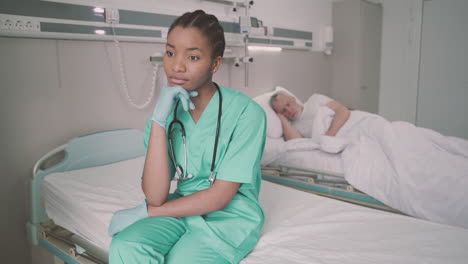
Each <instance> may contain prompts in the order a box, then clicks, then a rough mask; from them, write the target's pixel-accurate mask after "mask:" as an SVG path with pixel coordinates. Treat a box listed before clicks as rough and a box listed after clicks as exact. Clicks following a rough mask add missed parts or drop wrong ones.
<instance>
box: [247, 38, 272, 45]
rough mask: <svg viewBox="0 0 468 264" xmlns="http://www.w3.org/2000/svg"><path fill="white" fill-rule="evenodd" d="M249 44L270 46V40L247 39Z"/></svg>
mask: <svg viewBox="0 0 468 264" xmlns="http://www.w3.org/2000/svg"><path fill="white" fill-rule="evenodd" d="M249 43H258V44H270V40H269V39H261V38H249Z"/></svg>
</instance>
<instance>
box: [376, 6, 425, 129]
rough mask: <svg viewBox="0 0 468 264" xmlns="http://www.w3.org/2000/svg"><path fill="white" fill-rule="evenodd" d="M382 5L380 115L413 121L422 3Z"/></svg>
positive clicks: (414, 115) (392, 118)
mask: <svg viewBox="0 0 468 264" xmlns="http://www.w3.org/2000/svg"><path fill="white" fill-rule="evenodd" d="M380 2H382V3H383V21H382V50H381V74H380V95H379V114H380V115H382V116H384V117H386V118H387V119H389V120H403V121H408V122H410V123H413V124H414V122H415V120H416V97H417V86H418V74H419V48H420V35H421V19H422V0H381V1H380Z"/></svg>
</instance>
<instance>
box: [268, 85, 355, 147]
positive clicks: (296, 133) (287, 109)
mask: <svg viewBox="0 0 468 264" xmlns="http://www.w3.org/2000/svg"><path fill="white" fill-rule="evenodd" d="M270 106H271V107H272V108H273V110H274V111H275V112H276V114H277V115H278V117H279V118H280V120H281V126H282V128H283V137H284V140H286V141H287V140H291V139H296V138H311V137H312V124H313V120H314V118H315V115H316V113H317V112H318V110H319V108H320V107H321V106H327V107H328V108H330V109H331V110H332V111H333V112H335V114H334V116H333V119H332V121H331V124H330V126H329V128H328V130H327V131H326V133H325V135H327V136H335V135H336V134H337V133H338V131H339V130H340V128H341V127H342V126H343V125H344V124H345V123H346V121H347V120H348V119H349V116H350V111H349V109H348V108H346V106H344V105H343V104H341V103H339V102H338V101H335V100H332V99H331V98H329V97H327V96H324V95H321V94H314V95H312V96H311V97H310V98H309V99H308V100H307V101H306V103H305V104H304V105H302V104H300V103H298V101H297V100H296V98H295V97H294V96H292V95H288V94H287V93H285V92H278V93H276V94H274V95H273V96H272V97H271V98H270Z"/></svg>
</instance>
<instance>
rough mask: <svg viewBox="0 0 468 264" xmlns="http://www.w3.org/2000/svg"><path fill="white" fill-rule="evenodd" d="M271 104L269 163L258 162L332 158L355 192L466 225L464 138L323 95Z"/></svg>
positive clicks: (467, 150)
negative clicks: (323, 155) (350, 107)
mask: <svg viewBox="0 0 468 264" xmlns="http://www.w3.org/2000/svg"><path fill="white" fill-rule="evenodd" d="M278 92H280V93H279V94H278ZM274 94H278V95H276V97H272V95H274ZM268 99H269V100H270V105H268V104H263V107H264V109H265V112H266V113H267V119H268V115H269V116H270V119H269V123H268V128H267V129H268V130H267V135H268V136H269V137H268V138H267V141H266V146H265V154H264V155H263V156H264V157H266V158H267V159H268V160H265V161H263V160H262V162H263V164H269V162H273V161H276V160H277V159H280V158H283V157H285V156H287V155H289V154H291V155H293V154H298V155H300V156H306V154H307V153H309V152H323V153H326V154H329V155H332V156H333V157H335V156H337V157H339V159H340V164H341V166H342V173H343V175H344V177H345V179H346V180H347V181H348V182H349V183H350V184H351V185H352V186H354V187H355V188H357V189H359V190H360V191H363V192H365V193H366V194H368V195H370V196H372V197H373V198H375V199H377V200H379V201H381V202H382V203H384V204H386V205H388V206H390V207H392V208H395V209H398V210H399V211H401V212H404V213H406V214H408V215H411V216H415V217H418V218H423V219H427V220H430V221H434V222H438V223H445V224H450V225H455V226H461V227H464V228H468V224H467V223H468V221H467V220H468V202H467V201H466V197H465V196H466V195H465V193H466V188H467V187H468V141H467V140H465V139H461V138H456V137H450V136H444V135H442V134H440V133H438V132H436V131H433V130H430V129H426V128H422V127H417V126H415V125H414V124H411V123H408V122H403V121H395V122H392V121H388V120H386V119H385V118H384V117H382V116H379V115H376V114H372V113H368V112H363V111H358V110H356V111H351V112H350V111H349V110H348V109H346V108H345V107H344V106H342V105H341V104H340V103H338V102H336V101H333V100H332V99H330V98H328V97H325V96H322V95H317V94H316V95H313V96H311V97H310V98H309V99H308V100H307V102H306V103H305V104H304V105H303V106H302V105H301V103H300V101H299V100H298V99H296V98H295V97H294V96H293V95H292V94H290V93H289V92H288V91H287V90H285V89H282V90H280V91H278V89H277V90H276V91H275V92H274V93H272V94H269V96H268ZM261 102H262V101H261ZM268 111H270V112H269V113H268ZM275 112H276V114H275ZM278 117H279V118H278ZM275 118H276V119H280V120H277V122H275ZM280 123H281V124H280ZM281 126H282V129H281V131H279V130H280V129H276V130H275V128H278V127H281ZM303 126H306V128H304V127H303ZM268 132H269V133H270V134H268ZM281 137H284V139H285V140H289V141H286V142H285V141H283V139H282V138H281ZM302 137H304V138H302ZM301 138H302V139H301ZM291 139H295V140H291ZM270 152H271V153H273V154H271V153H270ZM335 154H336V155H335ZM296 157H297V156H296ZM302 163H313V161H302Z"/></svg>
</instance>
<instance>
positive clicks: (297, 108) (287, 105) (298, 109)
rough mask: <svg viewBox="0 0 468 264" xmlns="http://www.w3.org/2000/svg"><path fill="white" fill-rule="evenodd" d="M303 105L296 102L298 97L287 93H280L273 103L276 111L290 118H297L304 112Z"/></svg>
mask: <svg viewBox="0 0 468 264" xmlns="http://www.w3.org/2000/svg"><path fill="white" fill-rule="evenodd" d="M303 108H304V107H303V106H302V105H300V104H298V103H297V102H296V98H294V97H293V96H290V95H286V94H278V95H277V96H276V101H275V103H274V104H273V110H275V112H276V113H279V114H282V115H284V116H285V117H286V118H287V119H289V120H291V121H292V120H296V119H297V118H299V116H300V115H301V113H302V110H303Z"/></svg>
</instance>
